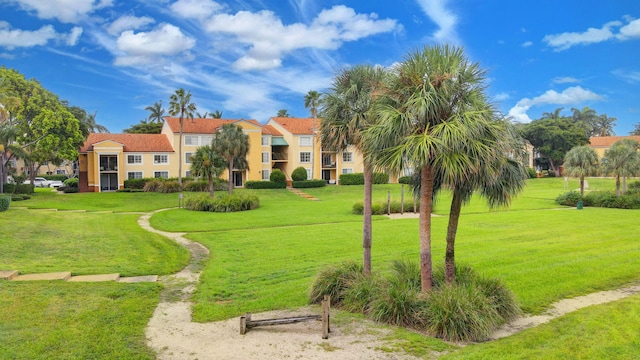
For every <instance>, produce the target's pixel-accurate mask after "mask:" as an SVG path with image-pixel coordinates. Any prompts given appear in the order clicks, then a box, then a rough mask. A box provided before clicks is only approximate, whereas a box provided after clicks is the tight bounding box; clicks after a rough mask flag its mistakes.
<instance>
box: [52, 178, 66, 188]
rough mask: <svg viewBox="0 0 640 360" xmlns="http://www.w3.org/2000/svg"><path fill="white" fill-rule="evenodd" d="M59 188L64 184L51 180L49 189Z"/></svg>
mask: <svg viewBox="0 0 640 360" xmlns="http://www.w3.org/2000/svg"><path fill="white" fill-rule="evenodd" d="M60 186H64V183H63V182H62V181H60V180H51V181H49V187H50V188H56V189H57V188H59V187H60Z"/></svg>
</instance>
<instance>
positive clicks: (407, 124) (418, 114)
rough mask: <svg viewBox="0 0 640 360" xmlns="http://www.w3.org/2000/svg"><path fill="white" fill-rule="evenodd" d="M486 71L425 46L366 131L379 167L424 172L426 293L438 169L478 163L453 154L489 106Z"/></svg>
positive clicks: (457, 52)
mask: <svg viewBox="0 0 640 360" xmlns="http://www.w3.org/2000/svg"><path fill="white" fill-rule="evenodd" d="M484 74H485V72H484V71H483V70H481V69H480V67H479V65H478V64H475V63H474V64H472V63H470V62H469V61H468V59H467V57H466V56H465V54H464V50H463V49H462V48H459V47H453V46H433V47H425V48H424V49H423V50H419V51H415V52H413V53H411V54H409V55H408V56H407V57H406V58H405V60H404V61H403V62H401V63H400V64H399V65H398V66H397V67H396V68H395V69H394V73H393V76H392V77H391V79H390V81H389V85H388V86H387V87H386V89H385V90H384V93H385V95H386V97H388V98H389V99H390V101H391V102H392V103H391V104H382V105H381V106H380V107H379V108H377V110H376V112H377V113H378V116H379V120H378V121H377V123H376V124H375V125H373V126H372V127H370V128H369V129H368V130H366V131H365V136H366V137H367V140H366V143H368V144H369V145H367V147H368V148H369V150H368V151H378V156H376V157H375V158H374V159H375V160H374V161H375V164H376V165H377V166H380V167H383V168H386V169H390V170H391V171H394V172H396V173H399V172H400V170H401V169H403V168H405V167H411V168H413V169H415V171H416V172H417V173H419V174H420V274H421V289H422V291H423V292H426V291H429V290H431V288H432V286H433V280H432V265H431V264H432V261H431V212H432V209H433V194H434V186H435V180H436V171H438V170H439V171H441V173H442V175H441V176H442V177H443V178H446V177H448V176H449V175H450V174H451V175H452V176H454V175H453V174H456V175H455V176H458V175H457V174H459V173H461V172H464V171H465V170H469V171H472V170H471V169H474V167H475V164H473V163H472V162H470V161H469V160H470V159H469V158H467V157H465V156H460V157H459V158H458V159H456V160H455V161H452V160H453V159H454V157H453V156H452V154H455V153H460V154H461V155H464V152H462V147H463V144H464V142H465V139H468V138H470V137H477V133H478V132H480V131H482V129H483V126H482V125H481V124H483V123H486V119H487V118H488V117H489V116H490V114H489V113H488V112H489V111H490V109H489V108H488V107H487V106H486V105H485V103H484V101H485V97H484V95H483V93H482V92H483V85H482V83H483V80H484Z"/></svg>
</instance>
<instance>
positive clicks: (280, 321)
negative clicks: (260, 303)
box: [240, 295, 331, 339]
mask: <svg viewBox="0 0 640 360" xmlns="http://www.w3.org/2000/svg"><path fill="white" fill-rule="evenodd" d="M330 309H331V298H330V297H329V295H325V296H324V299H323V300H322V315H301V316H291V317H283V318H274V319H264V320H252V319H251V313H246V314H245V315H244V316H241V317H240V335H244V334H246V333H247V331H249V329H251V328H254V327H258V326H271V325H285V324H294V323H298V322H302V321H309V320H317V321H322V338H323V339H328V338H329V333H330V332H331V328H330V326H329V318H330V314H329V312H330Z"/></svg>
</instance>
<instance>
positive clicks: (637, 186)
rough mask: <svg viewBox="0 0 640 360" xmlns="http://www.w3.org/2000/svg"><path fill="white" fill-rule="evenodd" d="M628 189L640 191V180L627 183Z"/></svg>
mask: <svg viewBox="0 0 640 360" xmlns="http://www.w3.org/2000/svg"><path fill="white" fill-rule="evenodd" d="M627 190H629V191H640V181H638V180H636V181H633V182H630V183H629V184H628V185H627Z"/></svg>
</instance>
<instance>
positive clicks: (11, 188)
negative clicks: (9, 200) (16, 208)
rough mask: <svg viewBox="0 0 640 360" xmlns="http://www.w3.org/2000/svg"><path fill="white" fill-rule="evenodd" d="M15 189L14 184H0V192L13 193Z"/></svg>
mask: <svg viewBox="0 0 640 360" xmlns="http://www.w3.org/2000/svg"><path fill="white" fill-rule="evenodd" d="M15 191H16V184H2V192H3V193H5V194H13V193H14V192H15Z"/></svg>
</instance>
